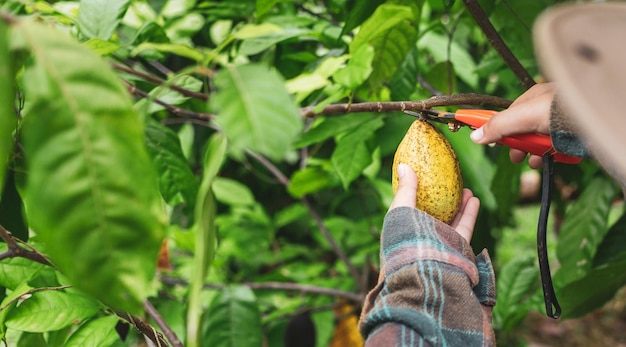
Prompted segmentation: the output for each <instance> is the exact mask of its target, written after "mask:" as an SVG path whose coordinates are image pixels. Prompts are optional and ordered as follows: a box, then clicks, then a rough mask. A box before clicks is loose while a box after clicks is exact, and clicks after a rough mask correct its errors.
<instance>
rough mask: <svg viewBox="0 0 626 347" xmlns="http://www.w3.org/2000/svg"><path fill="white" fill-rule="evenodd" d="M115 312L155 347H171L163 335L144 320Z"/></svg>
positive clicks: (125, 313)
mask: <svg viewBox="0 0 626 347" xmlns="http://www.w3.org/2000/svg"><path fill="white" fill-rule="evenodd" d="M113 312H114V313H115V314H116V315H117V316H118V317H120V318H121V319H123V320H124V321H126V322H127V323H128V324H130V325H132V326H133V327H134V328H135V329H136V330H137V331H138V332H140V333H141V334H143V335H144V336H145V337H147V338H148V339H149V340H150V341H152V343H153V344H154V345H155V346H162V347H166V346H169V344H168V343H167V340H166V339H165V338H164V337H163V335H162V334H161V333H160V332H158V331H157V330H156V329H155V328H154V327H153V326H152V325H150V324H148V322H146V321H145V320H144V319H142V318H140V317H137V316H134V315H132V314H130V313H127V312H120V311H117V310H113Z"/></svg>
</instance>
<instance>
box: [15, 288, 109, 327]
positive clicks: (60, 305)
mask: <svg viewBox="0 0 626 347" xmlns="http://www.w3.org/2000/svg"><path fill="white" fill-rule="evenodd" d="M99 310H100V305H99V304H98V302H97V301H95V300H93V299H91V298H88V297H86V296H84V295H81V294H79V293H77V292H75V291H73V292H64V291H58V290H45V291H40V292H36V293H33V294H32V296H31V297H29V298H28V299H26V300H24V302H22V303H20V304H19V305H18V306H17V307H15V308H14V309H12V310H11V312H9V314H8V315H7V318H6V321H5V323H6V326H7V327H8V328H10V329H15V330H20V331H28V332H45V331H51V330H58V329H62V328H65V327H67V326H69V325H71V324H78V323H80V322H82V321H83V320H85V319H87V318H89V317H91V316H93V315H94V314H96V313H97V312H98V311H99Z"/></svg>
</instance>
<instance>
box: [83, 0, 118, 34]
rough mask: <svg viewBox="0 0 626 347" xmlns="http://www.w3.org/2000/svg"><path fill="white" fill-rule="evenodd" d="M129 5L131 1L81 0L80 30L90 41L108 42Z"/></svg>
mask: <svg viewBox="0 0 626 347" xmlns="http://www.w3.org/2000/svg"><path fill="white" fill-rule="evenodd" d="M129 4H130V0H81V1H80V9H79V11H78V28H79V29H80V31H81V32H82V33H83V34H84V35H85V36H87V37H88V38H90V39H91V38H97V39H102V40H108V39H109V38H110V37H111V35H113V32H114V31H115V28H117V26H118V24H119V23H120V21H121V20H122V17H123V16H124V13H125V12H126V9H127V8H128V5H129Z"/></svg>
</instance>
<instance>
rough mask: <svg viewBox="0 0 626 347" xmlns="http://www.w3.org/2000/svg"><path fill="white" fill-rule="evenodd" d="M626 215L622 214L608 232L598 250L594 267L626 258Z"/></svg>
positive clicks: (594, 259)
mask: <svg viewBox="0 0 626 347" xmlns="http://www.w3.org/2000/svg"><path fill="white" fill-rule="evenodd" d="M625 245H626V213H624V214H622V216H621V217H620V219H619V220H617V222H615V224H613V225H612V226H611V228H610V229H609V231H607V233H606V235H605V236H604V238H603V239H602V242H601V243H600V244H599V245H598V247H597V248H596V254H595V256H594V258H593V266H594V267H598V266H600V265H604V264H608V263H610V262H611V261H613V260H614V259H623V258H624V257H626V247H625Z"/></svg>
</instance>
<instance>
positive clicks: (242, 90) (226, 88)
mask: <svg viewBox="0 0 626 347" xmlns="http://www.w3.org/2000/svg"><path fill="white" fill-rule="evenodd" d="M214 82H215V85H216V87H217V89H218V91H217V93H216V94H215V95H214V96H213V98H212V99H211V101H212V103H213V107H214V109H215V110H216V112H217V114H218V116H217V118H216V120H215V122H216V123H217V124H218V125H219V126H220V127H221V128H222V129H223V131H224V134H226V137H227V138H228V140H229V143H230V146H231V149H232V150H233V151H234V153H235V154H236V155H240V154H241V153H242V151H243V150H244V149H251V150H253V151H255V152H258V153H260V154H263V155H266V156H268V157H270V158H272V159H274V160H280V159H282V158H283V157H284V155H285V154H286V153H287V150H288V149H289V148H290V147H291V145H292V143H293V142H294V140H295V138H296V136H297V135H298V133H299V132H300V130H301V129H302V121H301V120H300V117H299V111H298V108H297V107H296V105H295V103H294V102H293V100H292V99H291V97H290V96H289V94H288V93H287V91H286V90H285V86H284V81H283V80H282V78H281V77H280V76H279V75H278V74H277V73H276V72H275V71H271V70H269V69H268V68H267V67H264V66H262V65H256V64H249V65H244V66H231V67H228V68H225V69H224V70H221V71H220V72H219V73H218V75H217V76H216V77H215V80H214Z"/></svg>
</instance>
